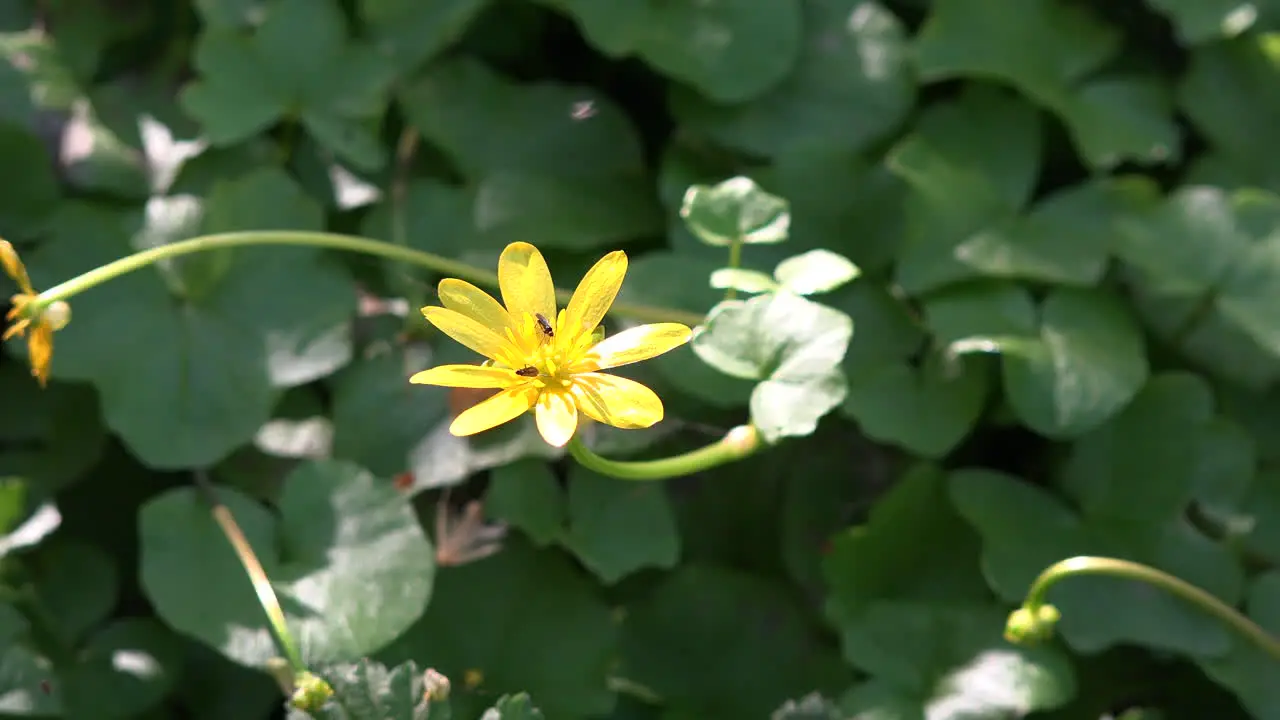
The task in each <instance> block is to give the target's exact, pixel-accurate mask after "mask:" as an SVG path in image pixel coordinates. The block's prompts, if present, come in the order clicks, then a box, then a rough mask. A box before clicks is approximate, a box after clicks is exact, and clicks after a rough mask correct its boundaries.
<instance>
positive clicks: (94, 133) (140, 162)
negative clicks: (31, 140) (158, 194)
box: [59, 103, 151, 200]
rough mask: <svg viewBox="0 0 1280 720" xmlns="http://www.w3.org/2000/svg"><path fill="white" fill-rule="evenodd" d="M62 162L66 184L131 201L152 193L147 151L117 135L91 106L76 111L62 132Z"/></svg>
mask: <svg viewBox="0 0 1280 720" xmlns="http://www.w3.org/2000/svg"><path fill="white" fill-rule="evenodd" d="M59 161H60V163H61V165H62V166H63V171H64V173H65V177H66V179H67V182H68V183H69V184H71V185H72V186H73V187H75V188H76V189H78V190H82V191H87V192H90V193H93V192H101V193H105V194H110V195H114V196H116V197H120V198H125V199H128V200H140V199H144V198H146V197H147V196H148V195H149V194H150V191H151V182H150V177H149V170H148V164H149V159H148V158H147V157H146V154H145V152H143V150H142V148H140V147H136V146H133V145H130V144H129V141H128V140H127V139H126V138H122V137H120V136H119V135H117V134H116V132H115V131H114V130H113V129H111V128H110V127H108V126H107V125H106V124H105V123H104V122H103V121H102V119H101V118H99V117H98V116H97V113H96V112H94V110H93V109H92V108H90V106H89V104H88V103H81V104H77V105H76V106H75V108H73V110H72V113H71V117H70V119H68V121H67V126H66V128H65V129H64V130H63V147H62V152H61V157H60V158H59Z"/></svg>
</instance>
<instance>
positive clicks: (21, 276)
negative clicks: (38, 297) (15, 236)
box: [0, 240, 36, 295]
mask: <svg viewBox="0 0 1280 720" xmlns="http://www.w3.org/2000/svg"><path fill="white" fill-rule="evenodd" d="M0 265H2V266H4V272H5V274H6V275H8V276H9V277H11V278H13V281H14V282H16V283H18V287H19V288H20V289H21V290H22V292H23V293H25V294H27V295H35V294H36V291H35V290H33V289H32V288H31V279H30V278H28V277H27V269H26V268H25V267H23V265H22V260H21V259H19V258H18V251H16V250H14V249H13V245H11V244H9V241H8V240H0Z"/></svg>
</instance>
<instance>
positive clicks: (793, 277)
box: [773, 250, 862, 295]
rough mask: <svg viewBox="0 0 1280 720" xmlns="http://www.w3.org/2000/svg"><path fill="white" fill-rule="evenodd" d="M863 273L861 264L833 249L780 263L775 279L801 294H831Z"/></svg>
mask: <svg viewBox="0 0 1280 720" xmlns="http://www.w3.org/2000/svg"><path fill="white" fill-rule="evenodd" d="M861 274H862V271H861V270H859V269H858V266H857V265H854V264H853V263H851V262H849V259H848V258H846V257H844V256H843V255H838V254H836V253H833V252H831V251H830V250H810V251H809V252H806V253H801V254H800V255H793V256H792V257H789V258H787V259H786V260H783V261H782V262H780V263H778V267H777V268H776V269H774V271H773V276H774V277H775V278H777V279H778V282H779V283H781V284H782V287H783V288H785V289H787V290H788V291H790V292H793V293H796V294H797V295H813V294H816V293H825V292H831V291H832V290H835V289H836V288H838V287H840V286H841V285H843V284H845V283H847V282H849V281H850V280H853V279H855V278H857V277H858V276H859V275H861Z"/></svg>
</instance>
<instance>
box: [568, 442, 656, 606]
mask: <svg viewBox="0 0 1280 720" xmlns="http://www.w3.org/2000/svg"><path fill="white" fill-rule="evenodd" d="M565 544H566V545H567V546H568V547H569V549H571V550H572V551H573V553H574V554H575V555H577V556H578V558H579V559H580V560H581V561H582V563H583V564H584V565H586V566H587V568H588V569H590V570H591V572H593V573H595V575H596V577H598V578H600V580H602V581H603V582H605V583H607V584H610V585H612V584H615V583H617V582H618V581H619V580H621V579H622V578H624V577H626V576H627V575H630V574H631V573H634V572H636V571H638V570H640V569H642V568H646V567H656V568H667V569H669V568H672V567H675V564H676V562H677V561H678V560H679V559H680V535H679V531H678V530H677V529H676V518H675V514H674V513H673V512H672V509H671V503H670V501H669V500H668V498H667V495H666V492H665V489H664V486H663V485H662V484H661V483H629V482H627V481H625V480H618V479H616V478H610V477H605V476H604V475H600V474H598V473H594V472H591V471H590V470H586V469H584V468H582V467H581V466H578V465H574V466H573V468H572V469H571V470H570V472H569V532H568V534H567V535H566V536H565Z"/></svg>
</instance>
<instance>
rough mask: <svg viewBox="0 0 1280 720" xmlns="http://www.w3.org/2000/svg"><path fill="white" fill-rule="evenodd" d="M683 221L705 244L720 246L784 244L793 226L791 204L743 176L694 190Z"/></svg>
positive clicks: (687, 195)
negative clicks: (789, 229)
mask: <svg viewBox="0 0 1280 720" xmlns="http://www.w3.org/2000/svg"><path fill="white" fill-rule="evenodd" d="M680 217H682V218H684V221H685V223H686V224H687V225H688V226H689V229H690V230H692V231H693V233H694V234H695V235H697V236H698V238H699V239H701V240H702V241H703V242H704V243H706V244H708V245H718V246H729V245H733V244H735V243H747V244H756V243H777V242H782V241H783V240H786V239H787V230H788V228H789V226H790V225H791V213H790V207H789V206H788V204H787V201H786V200H784V199H782V198H780V197H777V196H774V195H770V194H769V193H767V192H765V191H764V190H762V189H761V188H760V186H759V185H756V183H755V181H754V180H752V179H751V178H749V177H743V176H739V177H735V178H730V179H728V180H725V181H724V182H722V183H720V184H718V185H714V186H707V185H694V186H692V187H690V188H689V189H688V191H686V192H685V195H684V201H683V202H682V204H681V206H680Z"/></svg>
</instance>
